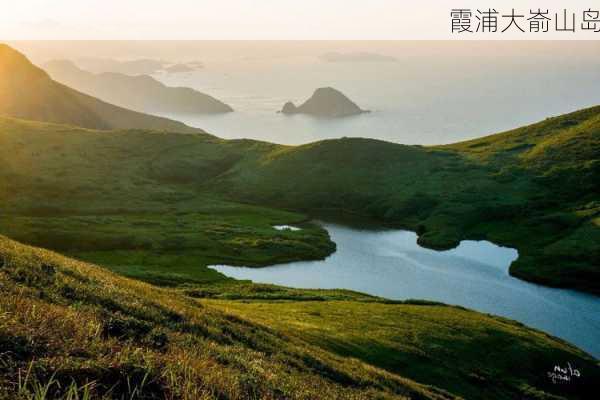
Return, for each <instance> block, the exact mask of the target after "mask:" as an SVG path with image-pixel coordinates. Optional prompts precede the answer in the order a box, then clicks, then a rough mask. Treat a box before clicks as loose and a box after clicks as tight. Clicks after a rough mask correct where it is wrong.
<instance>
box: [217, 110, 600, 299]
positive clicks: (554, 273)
mask: <svg viewBox="0 0 600 400" xmlns="http://www.w3.org/2000/svg"><path fill="white" fill-rule="evenodd" d="M217 182H218V183H217V184H216V187H217V188H218V189H219V190H221V191H222V192H223V193H226V194H228V195H229V196H230V197H231V198H237V199H245V200H250V201H255V202H261V204H264V203H266V204H270V205H272V206H280V207H281V206H282V207H288V208H293V209H300V210H308V211H312V212H314V211H315V210H325V211H327V212H330V213H331V212H333V213H338V214H339V213H357V214H361V215H363V216H367V217H372V218H375V219H378V220H380V221H386V222H389V223H392V224H397V225H400V226H406V227H408V228H410V229H413V230H415V231H417V232H418V233H419V235H420V237H419V242H420V243H421V244H423V245H426V246H429V247H433V248H449V247H452V246H455V245H457V244H458V242H459V241H460V240H462V239H489V240H492V241H494V242H496V243H499V244H503V245H507V246H511V247H515V248H517V249H518V250H519V254H520V258H519V260H518V261H517V262H516V263H515V264H513V266H512V267H511V273H513V274H515V275H517V276H519V277H522V278H525V279H528V280H531V281H536V282H540V283H544V284H547V285H553V286H563V287H571V288H576V289H580V290H586V291H590V292H593V293H596V294H598V293H600V246H599V245H598V243H600V226H599V223H598V217H599V215H600V193H599V190H600V185H598V182H600V107H595V108H591V109H587V110H582V111H578V112H575V113H572V114H568V115H564V116H561V117H557V118H551V119H548V120H546V121H543V122H541V123H538V124H534V125H531V126H528V127H524V128H520V129H516V130H514V131H510V132H507V133H502V134H498V135H494V136H491V137H487V138H482V139H478V140H475V141H470V142H465V143H458V144H456V145H451V146H440V147H430V148H424V147H420V146H404V145H397V144H391V143H385V142H380V141H375V140H367V139H341V140H328V141H322V142H316V143H312V144H308V145H304V146H298V147H279V148H274V149H271V150H268V151H266V152H265V153H264V154H262V155H260V156H258V157H256V156H252V157H246V158H245V159H244V160H242V161H241V162H239V163H238V164H237V165H236V166H234V167H233V168H232V169H230V170H229V171H228V172H227V173H226V174H223V175H221V176H220V177H219V178H218V180H217Z"/></svg>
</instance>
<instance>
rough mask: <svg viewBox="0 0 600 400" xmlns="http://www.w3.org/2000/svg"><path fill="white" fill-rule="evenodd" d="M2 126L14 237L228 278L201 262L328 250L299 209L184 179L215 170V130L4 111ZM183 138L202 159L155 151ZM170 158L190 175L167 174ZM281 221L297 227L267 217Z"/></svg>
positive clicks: (179, 146)
mask: <svg viewBox="0 0 600 400" xmlns="http://www.w3.org/2000/svg"><path fill="white" fill-rule="evenodd" d="M0 132H2V133H1V134H0V152H1V153H2V157H1V159H0V187H1V188H2V189H0V201H1V202H2V204H3V207H2V212H1V213H2V214H4V215H3V217H2V222H1V223H0V231H1V232H3V233H4V234H7V235H9V236H11V237H13V238H15V239H17V240H21V241H24V242H27V243H30V244H34V245H38V246H43V247H47V248H52V249H56V250H60V251H62V252H67V253H69V254H73V255H76V256H78V257H81V258H84V259H86V260H92V261H95V262H100V263H102V264H103V265H106V266H109V267H110V268H113V269H114V270H116V271H119V272H121V273H123V274H125V275H128V276H131V277H136V278H140V279H144V280H146V281H149V282H152V283H157V284H184V283H188V284H198V283H203V282H209V281H215V280H222V279H224V277H223V276H222V275H221V274H219V273H217V272H215V271H213V270H210V269H208V268H206V265H208V264H217V263H227V264H242V263H243V264H245V265H255V266H260V265H266V264H273V263H280V262H287V261H295V260H300V259H320V258H323V257H325V256H327V255H328V254H330V253H331V252H332V251H333V250H334V249H335V245H334V244H333V243H332V242H331V241H330V239H329V236H328V235H327V233H326V232H325V231H324V230H323V229H322V228H320V227H318V226H316V225H314V224H311V223H308V222H306V221H305V220H306V217H305V216H303V215H301V214H297V213H291V212H285V211H278V210H273V209H267V208H264V207H256V206H251V205H242V204H237V203H233V202H229V201H224V200H220V199H218V198H216V197H215V196H213V195H210V194H206V193H202V192H201V191H200V189H199V187H198V186H197V185H190V184H189V179H191V177H193V178H194V179H200V178H202V177H203V176H204V177H205V179H210V178H211V177H212V176H214V175H215V174H218V173H219V171H220V169H221V168H222V165H220V164H219V163H216V165H215V161H214V160H215V159H219V157H223V156H227V154H229V153H230V152H231V151H230V150H228V149H227V148H226V146H224V145H223V144H222V143H223V142H222V141H220V140H218V139H215V138H213V137H211V136H208V135H188V134H162V133H157V132H154V133H151V132H146V131H135V130H133V131H123V132H103V131H92V130H82V129H80V128H73V127H68V126H61V125H52V124H42V123H37V122H25V121H18V120H12V119H1V118H0ZM187 148H192V149H194V152H193V158H194V162H195V163H196V166H198V167H199V168H200V169H198V170H194V169H191V168H189V167H188V166H187V161H186V160H185V159H184V158H177V159H174V158H169V159H168V162H161V161H160V160H158V159H159V157H161V156H162V155H163V154H170V153H171V152H173V151H174V152H176V154H179V153H181V152H182V151H185V149H187ZM234 161H235V159H232V161H231V162H234ZM199 164H200V165H199ZM173 169H177V170H187V171H188V172H189V173H190V177H189V178H188V177H183V176H179V177H178V179H177V180H175V181H173V182H170V180H171V176H170V174H169V171H170V170H173ZM157 179H158V180H159V181H160V184H157ZM286 223H292V224H298V223H300V224H302V227H303V229H302V230H301V231H297V232H292V231H277V230H275V229H273V228H272V225H275V224H286Z"/></svg>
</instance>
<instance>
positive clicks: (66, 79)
mask: <svg viewBox="0 0 600 400" xmlns="http://www.w3.org/2000/svg"><path fill="white" fill-rule="evenodd" d="M43 67H44V70H45V71H47V72H48V73H49V74H50V76H51V77H52V78H53V79H55V80H56V81H58V82H61V83H63V84H65V85H67V86H69V87H72V88H75V89H77V90H80V91H82V92H84V93H88V94H90V95H92V96H95V97H97V98H99V99H101V100H103V101H106V102H109V103H111V104H115V105H118V106H121V107H127V108H131V109H133V110H136V111H140V112H155V113H173V114H217V113H226V112H231V111H233V109H232V108H231V107H230V106H228V105H227V104H225V103H223V102H221V101H219V100H217V99H215V98H214V97H211V96H209V95H207V94H204V93H201V92H198V91H197V90H194V89H190V88H184V87H168V86H165V85H163V84H162V83H160V82H159V81H157V80H156V79H154V78H152V77H151V76H149V75H138V76H130V75H126V74H120V73H112V72H105V73H101V74H94V73H91V72H87V71H84V70H82V69H79V68H78V67H77V66H76V65H75V64H73V63H72V62H70V61H67V60H55V61H51V62H48V63H46V64H44V66H43Z"/></svg>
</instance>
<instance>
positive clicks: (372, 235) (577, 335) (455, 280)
mask: <svg viewBox="0 0 600 400" xmlns="http://www.w3.org/2000/svg"><path fill="white" fill-rule="evenodd" d="M323 226H324V227H325V228H326V229H327V230H328V231H329V234H330V235H331V238H332V240H333V241H334V242H335V243H336V244H337V251H336V252H335V253H334V254H332V255H331V256H329V257H328V258H327V259H325V260H323V261H305V262H293V263H289V264H282V265H276V266H271V267H265V268H245V267H232V266H225V265H217V266H212V267H211V268H213V269H215V270H217V271H219V272H221V273H223V274H225V275H227V276H229V277H232V278H236V279H250V280H252V281H254V282H260V283H273V284H277V285H282V286H289V287H295V288H318V289H334V288H341V289H350V290H356V291H359V292H364V293H369V294H372V295H377V296H382V297H386V298H390V299H395V300H406V299H425V300H432V301H439V302H443V303H447V304H454V305H460V306H464V307H467V308H471V309H474V310H477V311H481V312H485V313H490V314H495V315H500V316H503V317H507V318H511V319H514V320H517V321H519V322H522V323H524V324H526V325H528V326H530V327H533V328H537V329H540V330H542V331H545V332H547V333H550V334H552V335H554V336H557V337H560V338H562V339H565V340H566V341H568V342H570V343H573V344H575V345H576V346H578V347H580V348H581V349H583V350H585V351H587V352H589V353H590V354H592V355H594V356H595V357H596V358H599V357H600V298H598V297H595V296H592V295H588V294H584V293H578V292H575V291H572V290H564V289H554V288H548V287H544V286H540V285H535V284H531V283H528V282H525V281H522V280H519V279H517V278H513V277H511V276H510V275H509V274H508V267H509V265H510V263H511V262H512V261H513V260H515V259H516V258H517V257H518V253H517V251H516V250H514V249H510V248H505V247H500V246H496V245H494V244H493V243H490V242H486V241H469V240H466V241H463V242H461V243H460V246H458V247H457V248H455V249H452V250H448V251H435V250H430V249H425V248H423V247H420V246H419V245H417V242H416V240H417V236H416V234H415V233H413V232H408V231H402V230H362V229H355V228H349V227H345V226H341V225H337V224H331V223H323Z"/></svg>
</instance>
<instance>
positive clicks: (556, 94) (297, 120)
mask: <svg viewBox="0 0 600 400" xmlns="http://www.w3.org/2000/svg"><path fill="white" fill-rule="evenodd" d="M512 44H513V45H512V46H511V42H508V43H506V42H503V43H492V42H487V43H481V42H478V43H472V44H469V43H464V42H463V43H460V44H459V43H451V42H445V44H444V43H439V42H422V43H421V42H391V43H387V44H385V43H384V44H381V43H379V42H378V44H377V45H371V46H369V44H367V43H364V44H362V46H361V45H359V44H356V43H352V45H351V44H349V43H344V42H339V43H335V42H334V43H332V44H329V45H328V46H327V47H326V48H323V46H324V45H323V44H322V45H320V46H317V44H314V45H313V46H312V47H314V48H312V47H311V46H310V45H308V44H307V45H306V46H305V47H302V48H301V50H302V51H298V52H297V53H298V54H294V51H292V50H293V49H286V51H285V52H282V50H281V49H282V48H281V46H284V43H280V44H277V45H273V49H272V52H269V51H268V49H265V48H261V51H257V52H256V54H254V55H252V53H253V52H252V46H248V48H246V49H238V50H239V52H238V53H237V54H235V53H232V54H229V55H227V54H225V55H224V54H221V55H220V57H218V58H216V59H213V60H212V61H210V57H208V56H209V54H208V53H207V54H206V58H208V59H209V61H206V67H205V68H204V69H202V70H199V71H195V72H190V73H179V74H157V75H156V76H155V77H156V78H157V79H159V80H160V81H162V82H163V83H165V84H167V85H170V86H187V87H192V88H194V89H197V90H200V91H202V92H205V93H208V94H210V95H212V96H214V97H216V98H218V99H220V100H222V101H224V102H226V103H228V104H229V105H231V106H232V107H233V108H234V109H235V112H234V113H230V114H226V115H211V116H206V115H174V114H171V115H167V116H169V117H172V118H175V119H179V120H182V121H183V122H186V123H188V124H190V125H193V126H197V127H201V128H203V129H205V130H207V131H208V132H210V133H213V134H215V135H217V136H220V137H223V138H252V139H259V140H266V141H272V142H276V143H283V144H302V143H308V142H312V141H315V140H321V139H328V138H339V137H344V136H347V137H369V138H376V139H382V140H387V141H392V142H398V143H405V144H423V145H431V144H446V143H452V142H456V141H461V140H465V139H471V138H476V137H480V136H483V135H487V134H491V133H497V132H501V131H504V130H508V129H512V128H516V127H519V126H522V125H525V124H529V123H533V122H537V121H539V120H542V119H544V118H547V117H550V116H554V115H559V114H563V113H567V112H570V111H574V110H577V109H580V108H585V107H589V106H592V105H596V104H600V46H599V45H597V44H595V43H591V42H580V43H578V45H576V46H571V47H569V48H565V47H564V46H562V45H561V44H560V43H557V42H554V43H549V42H539V43H538V42H526V43H522V42H521V43H514V42H513V43H512ZM473 47H475V48H474V49H473ZM370 49H371V51H372V53H368V51H369V50H370ZM311 50H312V51H311ZM329 50H331V51H336V52H337V53H338V54H342V55H348V57H346V58H343V57H342V60H341V61H331V60H328V59H327V57H324V55H327V54H328V53H327V51H329ZM359 50H360V51H361V52H363V51H367V53H359V52H358V51H359ZM467 52H470V54H480V57H477V56H476V57H472V56H471V57H468V58H467V57H464V54H466V53H467ZM478 52H479V53H478ZM369 55H373V57H370V56H369ZM201 56H202V55H198V54H196V58H198V57H201ZM359 56H360V57H359ZM376 56H385V57H387V59H386V58H383V57H376ZM382 58H383V60H382ZM323 86H332V87H335V88H336V89H339V90H341V91H342V92H343V93H345V94H346V95H347V96H348V97H349V98H350V99H351V100H353V101H354V102H356V103H357V104H358V105H359V106H360V107H361V108H363V109H368V110H371V111H372V112H371V113H370V114H362V115H358V116H353V117H348V118H340V119H322V118H314V117H310V116H305V115H293V116H289V115H288V116H286V115H281V114H278V113H277V111H278V110H280V109H281V107H282V106H283V104H284V103H285V102H286V101H289V100H291V101H294V102H295V103H296V104H297V105H298V104H300V103H302V102H303V101H304V100H306V99H307V98H308V97H310V95H311V94H312V92H313V91H314V89H316V88H318V87H323Z"/></svg>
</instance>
